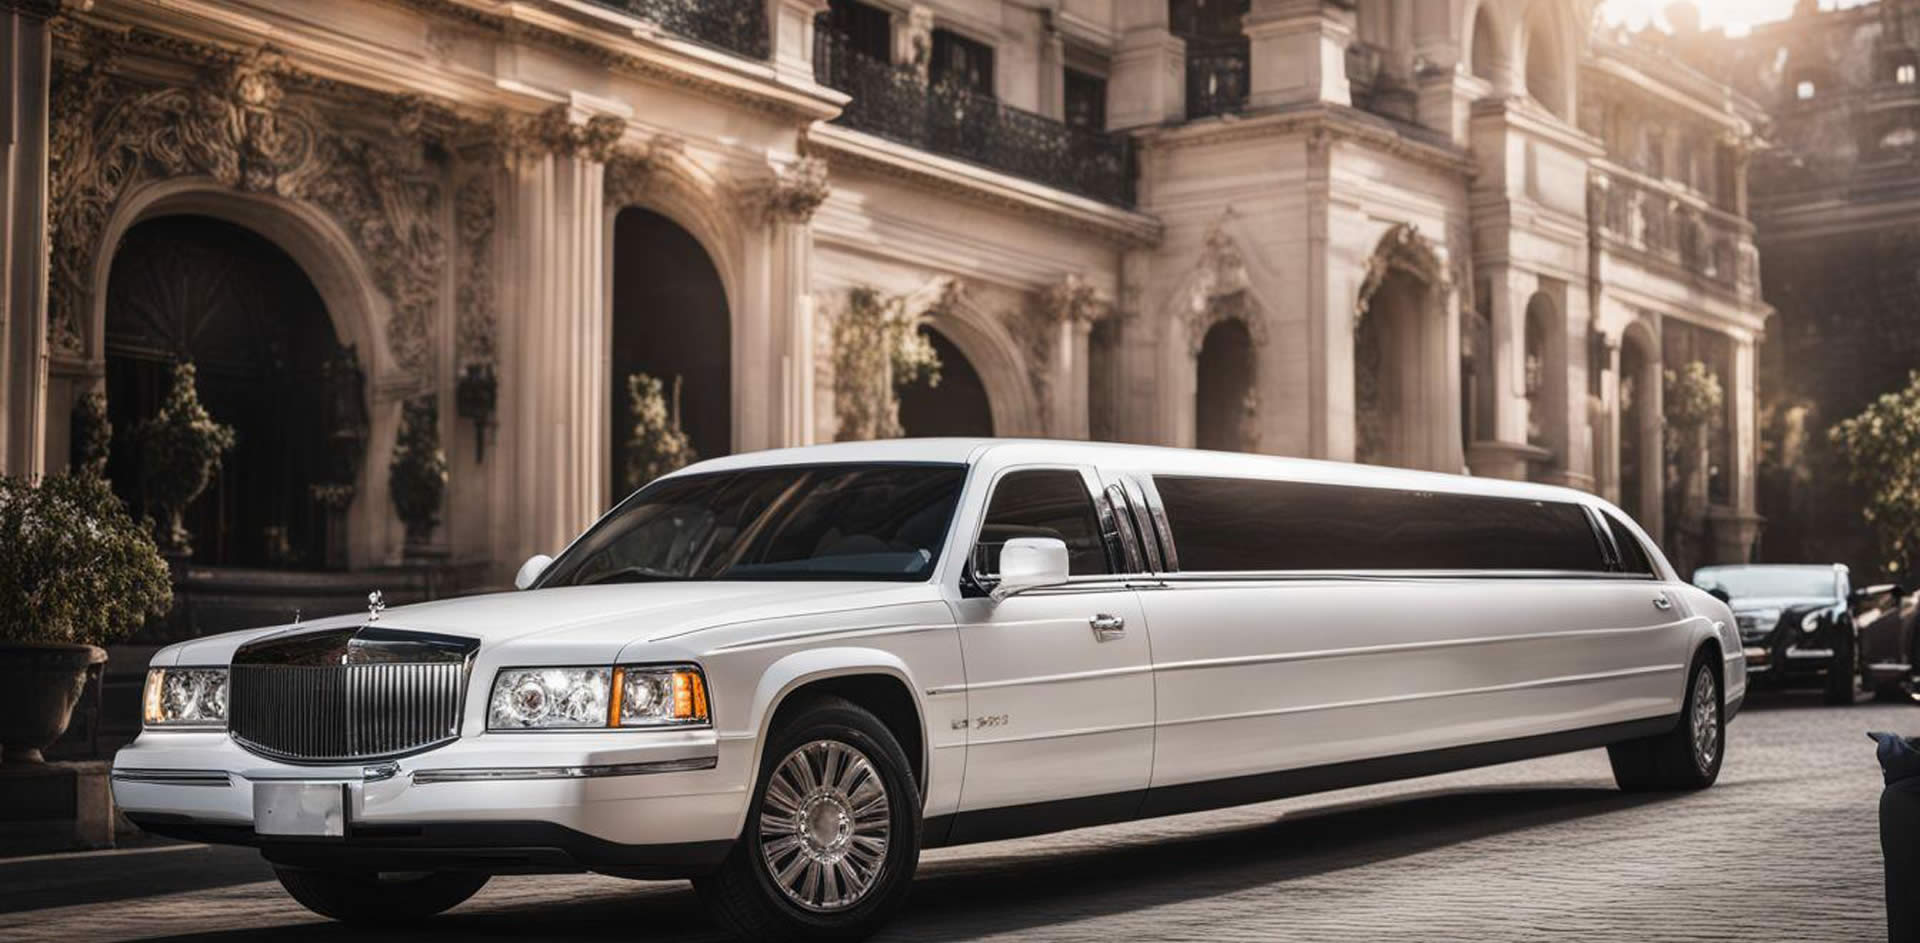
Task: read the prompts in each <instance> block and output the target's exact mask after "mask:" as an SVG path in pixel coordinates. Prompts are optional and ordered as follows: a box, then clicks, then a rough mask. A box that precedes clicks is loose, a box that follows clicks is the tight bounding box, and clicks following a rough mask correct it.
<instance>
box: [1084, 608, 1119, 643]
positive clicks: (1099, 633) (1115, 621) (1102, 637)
mask: <svg viewBox="0 0 1920 943" xmlns="http://www.w3.org/2000/svg"><path fill="white" fill-rule="evenodd" d="M1087 624H1088V625H1090V626H1093V637H1094V639H1095V640H1096V641H1101V642H1108V641H1112V640H1113V639H1117V638H1119V637H1121V636H1123V635H1126V634H1127V620H1125V619H1122V618H1120V617H1119V616H1110V615H1107V614H1106V613H1104V612H1103V613H1101V614H1099V615H1097V616H1094V617H1093V618H1091V619H1088V620H1087Z"/></svg>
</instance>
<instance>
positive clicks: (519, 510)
mask: <svg viewBox="0 0 1920 943" xmlns="http://www.w3.org/2000/svg"><path fill="white" fill-rule="evenodd" d="M527 130H528V131H529V132H530V133H528V134H527V135H525V138H527V139H526V140H522V141H521V144H522V145H523V146H522V147H521V148H520V149H519V150H518V151H517V153H516V154H515V155H514V156H513V158H512V160H511V164H512V167H511V178H512V186H511V188H510V193H509V199H508V211H507V214H506V216H507V220H506V225H505V227H504V228H505V230H506V233H507V234H508V237H509V244H510V246H511V249H510V250H509V255H510V259H509V262H508V264H507V266H506V267H505V268H506V275H507V279H506V281H505V285H506V287H507V289H508V291H509V292H510V293H511V294H510V295H509V297H511V298H512V300H513V308H512V313H513V316H514V318H515V321H514V324H513V325H511V326H510V327H508V328H506V330H505V333H506V334H507V336H509V337H510V338H511V339H512V347H511V349H510V350H509V351H507V365H508V369H507V370H506V372H505V376H503V377H502V378H501V390H502V395H501V402H502V403H503V404H504V408H503V409H502V426H503V430H502V431H503V433H505V431H506V429H505V427H508V426H510V427H511V429H512V436H511V445H509V444H508V442H507V441H505V440H506V439H507V436H505V435H504V434H503V436H502V438H503V442H502V446H503V448H502V450H501V451H502V457H503V458H507V457H508V456H511V461H512V462H513V478H514V481H515V486H514V488H513V492H512V493H513V508H512V512H513V516H514V519H515V520H517V521H518V524H519V539H518V541H516V543H517V544H518V545H519V546H520V551H521V555H525V554H530V553H554V552H557V551H558V550H559V549H560V548H561V547H563V546H565V545H566V543H567V541H569V540H571V539H573V537H574V536H575V535H577V534H578V533H579V532H580V531H581V530H582V529H583V528H585V527H586V525H587V524H589V523H592V521H593V520H594V518H596V517H598V516H599V514H600V513H601V512H602V511H603V510H605V508H606V505H607V502H608V482H607V467H608V463H609V461H610V460H611V459H610V453H609V451H608V441H607V440H608V436H609V434H610V429H611V426H610V425H609V424H610V422H611V421H612V420H611V418H610V417H609V414H608V409H609V403H610V402H611V397H612V393H611V388H610V386H609V385H608V379H607V373H608V363H609V356H610V353H609V340H610V334H611V331H610V329H609V324H608V319H607V311H606V304H607V275H606V271H605V268H606V245H605V240H606V233H607V222H606V211H605V194H604V190H605V180H604V173H605V166H604V164H605V161H606V160H607V159H608V157H610V156H611V154H612V150H613V146H614V145H615V143H616V142H618V141H619V139H620V136H621V135H622V134H624V133H625V131H626V119H625V117H624V116H618V115H612V114H593V113H592V112H590V111H589V110H587V109H586V108H583V107H582V106H581V105H580V104H578V103H575V104H573V105H560V106H556V107H555V108H554V109H553V110H551V111H549V112H547V113H546V114H544V115H542V116H540V117H539V118H537V119H534V120H533V121H532V122H531V123H530V125H529V127H528V129H527Z"/></svg>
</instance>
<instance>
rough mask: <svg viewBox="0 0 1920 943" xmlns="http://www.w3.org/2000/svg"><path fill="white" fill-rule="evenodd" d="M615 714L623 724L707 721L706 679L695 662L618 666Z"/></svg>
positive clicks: (679, 724) (674, 725) (673, 724)
mask: <svg viewBox="0 0 1920 943" xmlns="http://www.w3.org/2000/svg"><path fill="white" fill-rule="evenodd" d="M613 676H614V678H615V679H617V684H616V685H615V686H614V700H613V713H614V724H615V725H616V726H620V727H679V726H686V725H689V724H705V723H708V722H709V720H710V715H709V714H708V712H707V679H706V678H705V677H704V676H702V675H701V674H700V669H698V668H695V667H693V666H692V665H673V666H670V667H665V668H642V667H625V668H615V669H614V670H613Z"/></svg>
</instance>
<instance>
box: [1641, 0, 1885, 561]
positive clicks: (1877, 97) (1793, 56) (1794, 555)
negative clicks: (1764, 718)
mask: <svg viewBox="0 0 1920 943" xmlns="http://www.w3.org/2000/svg"><path fill="white" fill-rule="evenodd" d="M1670 45H1671V46H1673V47H1674V51H1675V52H1676V54H1678V55H1682V56H1684V57H1686V58H1688V59H1689V60H1690V61H1693V62H1696V63H1699V64H1700V65H1701V66H1702V68H1706V69H1710V70H1712V71H1713V72H1714V73H1715V75H1716V76H1717V77H1719V78H1720V79H1722V80H1724V81H1726V82H1728V83H1730V84H1731V85H1732V86H1734V87H1735V88H1737V89H1739V90H1740V91H1741V92H1743V93H1744V94H1746V95H1747V96H1749V97H1751V98H1752V99H1753V100H1755V101H1758V102H1760V103H1761V104H1762V105H1763V106H1764V107H1766V108H1767V110H1768V112H1769V115H1770V118H1771V130H1770V133H1769V137H1770V139H1771V143H1772V145H1773V147H1772V149H1771V150H1769V151H1768V152H1766V153H1765V154H1764V155H1763V156H1762V157H1761V158H1760V159H1759V160H1757V161H1756V162H1755V165H1754V173H1753V198H1752V205H1753V206H1752V216H1753V218H1754V220H1755V222H1756V223H1757V224H1758V226H1759V235H1758V240H1759V245H1760V248H1761V251H1762V252H1763V254H1764V255H1765V257H1766V259H1767V266H1766V274H1765V280H1764V289H1765V294H1766V297H1767V299H1768V300H1769V301H1770V302H1772V303H1773V304H1774V305H1776V306H1777V307H1778V308H1779V317H1778V319H1777V322H1776V323H1775V324H1773V325H1770V327H1769V330H1768V332H1767V342H1766V344H1765V345H1764V346H1763V347H1762V349H1761V351H1760V361H1759V363H1760V369H1759V372H1760V401H1761V416H1762V420H1763V426H1764V433H1765V434H1764V439H1763V446H1764V449H1763V453H1762V460H1761V465H1760V478H1761V482H1762V490H1761V503H1760V508H1761V510H1762V511H1763V512H1764V513H1765V514H1766V516H1767V518H1768V521H1769V523H1768V526H1767V536H1766V539H1765V540H1764V541H1763V543H1762V555H1763V556H1764V557H1765V558H1766V559H1770V560H1783V561H1799V560H1839V561H1844V562H1847V563H1850V564H1852V565H1853V566H1854V567H1855V568H1856V569H1857V570H1858V571H1860V572H1877V571H1878V570H1879V568H1880V567H1881V566H1882V565H1883V563H1884V562H1885V561H1883V560H1881V559H1879V558H1878V557H1877V555H1876V553H1875V550H1874V546H1873V540H1872V535H1871V532H1870V530H1869V528H1868V527H1867V525H1866V522H1865V521H1864V520H1862V518H1861V516H1860V513H1859V508H1860V507H1861V505H1862V496H1861V495H1859V494H1857V493H1855V491H1854V490H1853V489H1852V488H1850V487H1849V486H1848V485H1847V484H1846V477H1845V469H1844V468H1842V467H1840V466H1839V465H1838V463H1837V461H1836V459H1835V457H1834V455H1833V453H1832V451H1831V449H1830V448H1829V447H1828V444H1827V438H1826V432H1827V430H1828V429H1829V428H1830V427H1832V425H1833V424H1834V423H1836V422H1838V421H1840V420H1842V419H1845V418H1847V417H1849V416H1852V415H1854V414H1856V413H1858V412H1859V411H1860V410H1861V409H1862V408H1864V407H1865V406H1866V405H1867V404H1868V403H1870V402H1872V401H1873V400H1874V399H1875V398H1877V397H1879V396H1880V395H1881V394H1883V393H1888V392H1891V391H1893V390H1895V389H1897V388H1899V387H1901V386H1904V385H1905V384H1906V381H1907V377H1908V374H1909V372H1910V371H1912V370H1913V369H1914V368H1915V367H1916V366H1917V365H1920V318H1916V316H1915V310H1916V303H1920V283H1917V282H1916V281H1915V279H1914V275H1913V273H1914V270H1915V266H1916V264H1920V174H1916V173H1915V172H1914V162H1915V160H1916V159H1917V158H1920V76H1917V75H1916V71H1917V67H1920V3H1916V2H1913V0H1882V2H1875V3H1868V4H1863V5H1860V6H1855V7H1850V8H1848V9H1844V10H1826V11H1822V10H1820V9H1819V8H1818V5H1817V4H1814V3H1811V2H1807V3H1801V4H1800V5H1799V9H1798V10H1796V12H1795V13H1794V15H1793V16H1792V17H1790V18H1788V19H1786V20H1782V21H1780V22H1777V23H1771V24H1766V25H1764V26H1761V27H1759V28H1757V29H1755V30H1754V31H1753V32H1752V34H1751V35H1749V36H1746V37H1742V38H1738V39H1727V38H1725V37H1721V36H1718V35H1716V34H1704V33H1688V34H1683V35H1680V36H1676V37H1674V38H1673V40H1672V41H1671V42H1670Z"/></svg>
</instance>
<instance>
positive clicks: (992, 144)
mask: <svg viewBox="0 0 1920 943" xmlns="http://www.w3.org/2000/svg"><path fill="white" fill-rule="evenodd" d="M814 74H815V78H816V79H817V80H818V81H819V82H820V84H822V85H826V86H828V87H830V88H835V89H838V90H840V91H842V92H845V93H847V94H848V95H851V96H853V100H852V101H850V102H848V103H847V107H846V110H844V111H842V112H841V113H840V116H839V117H837V118H835V119H834V122H835V123H836V124H842V125H845V126H847V127H849V128H853V129H855V130H858V131H865V132H867V133H868V134H873V135H878V136H879V137H883V138H887V139H888V140H892V141H897V142H899V143H901V144H906V145H908V146H910V147H916V148H919V149H921V150H924V151H929V152H931V153H935V154H940V155H943V156H946V157H954V158H958V159H960V160H964V161H967V162H969V163H973V164H978V165H980V166H982V167H985V168H988V169H990V170H997V171H1000V172H1001V173H1005V174H1011V175H1013V176H1016V177H1022V178H1025V179H1027V180H1032V181H1034V182H1036V183H1041V184H1045V185H1047V186H1050V187H1054V188H1056V189H1059V190H1065V191H1067V192H1069V193H1074V194H1078V195H1080V196H1084V197H1087V198H1089V199H1093V200H1098V201H1100V202H1102V203H1108V204H1112V205H1114V206H1121V207H1127V208H1132V207H1133V205H1134V165H1133V140H1132V139H1131V138H1129V137H1127V136H1126V135H1123V134H1109V133H1107V132H1104V131H1092V130H1088V129H1085V128H1076V127H1072V126H1069V125H1066V124H1063V123H1061V122H1059V121H1055V120H1053V119H1052V118H1047V117H1044V116H1042V115H1037V114H1034V113H1033V112H1030V111H1024V110H1021V109H1019V108H1014V107H1011V106H1009V105H1003V104H1001V103H1000V102H999V101H997V100H995V99H993V98H992V97H989V96H986V95H981V94H979V93H977V92H974V91H972V90H969V89H965V88H959V87H956V86H950V85H941V86H929V85H928V84H927V81H926V79H925V78H923V77H922V76H921V74H920V73H919V72H918V71H917V70H915V69H913V68H912V67H910V66H895V65H891V64H889V63H886V62H882V61H880V60H878V59H874V58H872V57H869V56H866V55H864V54H862V53H859V52H855V51H854V50H852V49H850V48H848V46H847V44H846V42H845V40H844V38H843V37H840V36H838V35H836V34H834V33H832V32H830V31H827V30H820V31H818V32H817V33H815V47H814Z"/></svg>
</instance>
